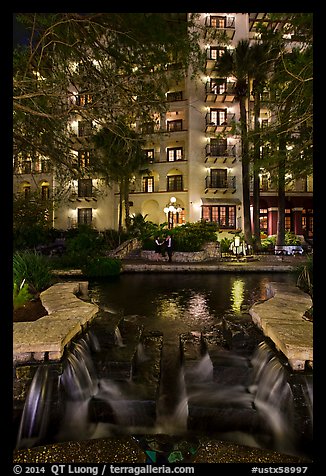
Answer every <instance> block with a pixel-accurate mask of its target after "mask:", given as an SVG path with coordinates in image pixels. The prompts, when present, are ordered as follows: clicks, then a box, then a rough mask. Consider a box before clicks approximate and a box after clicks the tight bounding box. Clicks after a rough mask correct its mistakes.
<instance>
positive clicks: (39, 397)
mask: <svg viewBox="0 0 326 476" xmlns="http://www.w3.org/2000/svg"><path fill="white" fill-rule="evenodd" d="M52 387H53V380H52V378H51V375H50V370H49V366H48V365H43V366H40V367H38V368H37V370H36V372H35V374H34V378H33V380H32V383H31V386H30V388H29V391H28V394H27V397H26V401H25V405H24V409H23V413H22V416H21V420H20V425H19V429H18V436H17V442H16V447H17V448H24V447H27V448H28V447H32V446H34V445H36V444H38V443H39V442H40V441H42V439H43V438H44V436H45V434H46V430H47V424H48V419H49V414H50V404H51V397H52Z"/></svg>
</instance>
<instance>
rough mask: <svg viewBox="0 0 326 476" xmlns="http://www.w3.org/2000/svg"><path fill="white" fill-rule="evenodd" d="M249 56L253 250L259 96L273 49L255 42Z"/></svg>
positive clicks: (256, 216)
mask: <svg viewBox="0 0 326 476" xmlns="http://www.w3.org/2000/svg"><path fill="white" fill-rule="evenodd" d="M250 56H251V68H252V69H251V72H250V75H251V77H252V91H251V94H252V96H253V97H254V106H253V112H254V133H253V136H252V137H253V167H252V173H253V234H254V237H255V240H254V246H255V250H256V251H257V250H259V249H260V248H261V239H260V221H259V214H260V213H259V210H260V204H259V202H260V190H259V187H260V181H259V170H260V160H261V156H260V148H261V130H260V122H259V118H260V109H261V98H262V93H263V90H264V86H265V84H266V82H267V79H268V75H269V72H270V70H271V67H272V65H273V60H274V50H273V49H272V48H271V44H270V43H269V42H267V41H265V42H263V43H255V44H254V45H252V46H251V47H250Z"/></svg>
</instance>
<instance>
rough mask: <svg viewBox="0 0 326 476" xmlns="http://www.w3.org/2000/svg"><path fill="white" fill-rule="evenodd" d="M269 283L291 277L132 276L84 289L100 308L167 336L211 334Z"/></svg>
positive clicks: (262, 293)
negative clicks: (126, 317)
mask: <svg viewBox="0 0 326 476" xmlns="http://www.w3.org/2000/svg"><path fill="white" fill-rule="evenodd" d="M270 281H278V282H286V283H290V284H295V282H296V278H295V276H294V275H292V274H290V273H266V274H265V273H253V274H239V275H234V274H231V273H225V274H222V273H217V274H215V273H207V274H200V273H198V274H183V273H177V274H169V273H164V274H163V273H162V274H159V273H158V274H156V273H155V274H154V275H153V274H146V273H137V274H122V275H121V276H120V277H119V278H118V279H116V280H112V281H107V282H104V281H102V282H100V283H96V282H91V283H90V285H89V291H90V296H91V299H92V300H93V301H94V302H96V303H101V308H102V309H104V308H105V309H106V308H108V309H110V311H111V312H115V313H120V312H121V313H122V314H123V315H124V316H134V318H135V320H137V319H141V321H142V324H144V325H145V326H146V327H147V328H149V329H151V330H160V331H162V332H167V333H171V335H172V333H175V334H176V333H182V332H188V331H193V330H197V331H210V330H212V327H213V326H214V325H216V323H217V322H218V321H220V320H221V319H222V317H223V316H224V315H225V314H230V313H231V314H239V313H241V308H242V307H243V306H244V305H248V306H250V305H252V304H253V303H254V302H256V301H260V300H263V299H266V284H267V283H268V282H270ZM136 316H138V317H136ZM171 326H172V327H171Z"/></svg>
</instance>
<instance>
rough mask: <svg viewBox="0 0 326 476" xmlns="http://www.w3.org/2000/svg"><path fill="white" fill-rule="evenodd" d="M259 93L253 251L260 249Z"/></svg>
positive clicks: (255, 150) (256, 99) (254, 180)
mask: <svg viewBox="0 0 326 476" xmlns="http://www.w3.org/2000/svg"><path fill="white" fill-rule="evenodd" d="M259 116H260V92H259V91H257V90H256V93H255V102H254V122H255V125H254V132H255V135H254V164H253V225H254V237H255V240H254V247H255V251H259V250H260V249H261V239H260V220H259V216H260V204H259V201H260V190H259V187H260V181H259V162H260V124H259Z"/></svg>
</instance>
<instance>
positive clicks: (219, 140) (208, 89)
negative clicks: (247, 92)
mask: <svg viewBox="0 0 326 476" xmlns="http://www.w3.org/2000/svg"><path fill="white" fill-rule="evenodd" d="M264 15H266V14H258V13H202V14H200V15H199V20H198V21H199V23H200V25H201V27H202V31H203V35H202V48H203V49H205V52H206V71H205V72H204V73H203V74H202V75H201V76H200V77H197V79H195V80H194V79H192V78H191V75H188V76H187V77H185V78H184V79H182V80H180V81H178V82H176V81H171V82H170V87H169V90H168V91H167V92H166V100H167V104H168V109H167V112H166V114H164V115H161V116H160V117H156V118H155V121H153V123H151V124H145V125H144V124H137V125H136V127H137V128H138V129H139V130H141V131H142V133H143V136H144V139H145V140H146V145H145V147H144V149H145V154H146V155H147V157H148V169H147V170H146V171H143V172H140V173H139V174H137V175H136V176H135V178H134V181H133V183H132V184H131V187H130V195H129V199H130V203H129V204H130V213H131V214H137V213H141V214H142V215H143V216H146V219H147V220H151V221H153V222H154V223H162V222H165V221H167V222H168V223H169V226H176V225H178V224H182V223H185V222H196V221H198V220H201V219H204V220H207V221H217V222H218V223H219V225H220V230H221V232H225V233H226V234H228V233H230V232H234V231H235V230H239V231H240V230H242V229H243V210H242V182H241V138H240V135H238V133H235V132H234V128H233V127H232V124H234V123H237V122H239V120H240V111H239V103H238V101H237V100H236V95H235V89H234V86H235V78H233V77H219V76H218V75H217V73H216V70H215V64H216V61H217V60H218V58H219V56H220V55H221V54H223V51H224V50H225V48H234V47H235V46H236V45H237V43H238V42H239V40H242V39H248V40H250V41H255V21H257V20H259V19H260V18H263V17H264ZM212 29H215V30H218V31H220V32H224V33H225V34H226V36H227V38H228V40H227V42H226V43H225V44H223V43H222V44H221V43H217V42H216V43H215V42H214V40H213V41H209V38H210V37H211V36H209V35H206V34H205V32H209V31H211V30H212ZM167 74H169V72H168V71H167ZM73 97H74V100H76V101H79V103H80V104H85V105H87V101H91V98H88V97H86V96H82V97H78V96H73ZM153 119H154V118H153ZM250 120H253V118H251V117H250V116H249V121H250ZM269 120H270V112H269V111H268V109H264V108H262V109H261V121H262V123H264V122H265V123H266V122H268V121H269ZM69 127H70V130H71V133H72V134H74V136H75V138H76V140H75V144H76V152H75V153H76V160H78V162H79V164H80V165H82V166H83V167H84V168H85V171H86V172H87V163H88V160H90V159H91V158H90V157H89V152H86V146H85V141H86V140H87V135H88V129H87V124H85V123H84V122H83V121H82V118H81V117H78V116H76V117H75V120H74V121H73V122H72V123H71V124H70V126H69ZM24 167H25V168H24ZM28 167H30V168H28ZM32 167H34V170H32V169H31V168H32ZM37 167H38V168H37V169H36V168H35V164H33V163H32V162H31V161H30V160H25V164H19V166H17V167H16V169H15V172H16V173H15V188H16V189H18V190H22V191H24V193H28V189H30V188H33V187H34V188H35V187H41V188H42V191H43V189H44V194H45V193H46V194H47V196H49V194H51V193H52V191H53V190H54V189H55V187H56V181H55V177H52V175H47V174H46V168H44V167H45V166H44V167H43V168H42V165H41V163H40V165H38V166H37ZM31 172H33V180H32V179H31ZM312 193H313V190H312V177H307V178H306V179H305V180H303V179H300V180H293V181H292V182H291V183H290V184H289V185H288V186H287V191H286V207H285V208H286V210H285V213H286V216H285V228H286V230H289V231H290V230H291V231H293V232H295V233H296V234H298V235H303V234H304V235H305V236H307V237H310V238H311V237H312V235H313V205H312ZM277 206H278V198H277V189H276V187H275V184H273V181H272V180H271V177H270V176H269V174H268V172H266V171H262V173H261V174H260V223H261V230H262V231H264V232H266V234H268V235H272V234H276V231H277V217H278V208H277ZM118 208H119V194H118V189H117V188H114V187H113V188H109V187H106V186H105V184H104V183H103V182H102V181H101V180H100V179H97V178H94V177H92V176H87V174H86V175H85V177H84V178H81V179H79V180H76V181H74V182H72V183H71V187H70V188H69V190H68V191H67V194H66V198H65V199H63V200H62V201H61V204H60V206H59V207H56V209H55V212H54V217H53V224H54V226H55V227H56V228H58V229H68V228H70V227H73V226H76V224H78V223H89V224H92V225H93V226H94V227H96V228H97V229H99V230H104V229H117V228H118V215H119V214H118Z"/></svg>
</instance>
